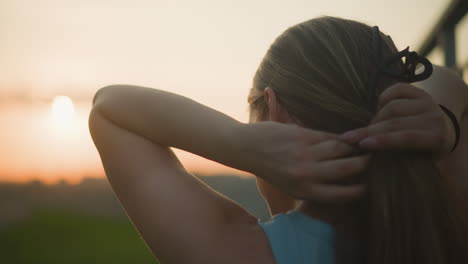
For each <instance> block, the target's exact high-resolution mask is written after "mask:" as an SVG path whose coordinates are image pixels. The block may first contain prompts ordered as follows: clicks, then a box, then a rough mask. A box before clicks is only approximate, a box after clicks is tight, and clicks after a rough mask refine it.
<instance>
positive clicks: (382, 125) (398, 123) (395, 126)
mask: <svg viewBox="0 0 468 264" xmlns="http://www.w3.org/2000/svg"><path fill="white" fill-rule="evenodd" d="M432 120H433V117H432V115H422V116H408V117H402V118H396V119H390V120H385V121H381V122H378V123H375V124H372V125H369V126H366V127H363V128H359V129H356V130H352V131H348V132H346V133H345V134H343V135H341V136H339V137H338V139H340V140H343V141H345V142H346V143H349V144H355V143H357V142H360V141H361V140H364V139H365V138H368V137H374V136H378V135H381V134H386V133H389V132H394V131H399V130H417V129H423V128H424V127H429V126H430V125H431V124H432V123H430V121H432Z"/></svg>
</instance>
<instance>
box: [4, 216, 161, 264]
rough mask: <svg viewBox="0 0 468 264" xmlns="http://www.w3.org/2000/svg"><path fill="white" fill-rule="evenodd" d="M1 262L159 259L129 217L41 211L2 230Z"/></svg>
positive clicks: (151, 262) (51, 263)
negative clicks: (154, 255)
mask: <svg viewBox="0 0 468 264" xmlns="http://www.w3.org/2000/svg"><path fill="white" fill-rule="evenodd" d="M0 263H8V264H32V263H34V264H42V263H44V264H45V263H47V264H55V263H57V264H58V263H60V264H63V263H67V264H75V263H76V264H78V263H79V264H82V263H113V264H119V263H141V264H146V263H147V264H157V263H158V261H157V260H156V259H155V258H154V257H153V255H152V254H151V252H150V251H149V250H148V248H147V247H146V245H145V243H144V242H143V240H142V239H141V237H140V236H139V234H138V233H137V232H136V230H135V229H134V227H133V226H132V224H131V223H130V222H129V221H128V220H126V219H122V218H112V217H98V216H88V215H82V214H78V213H73V212H66V211H58V210H55V211H53V210H40V211H36V212H35V213H33V214H32V215H31V217H28V219H26V220H24V221H22V222H19V223H16V224H14V225H12V226H9V227H7V228H5V229H3V230H0Z"/></svg>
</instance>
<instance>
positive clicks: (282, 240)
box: [259, 211, 336, 264]
mask: <svg viewBox="0 0 468 264" xmlns="http://www.w3.org/2000/svg"><path fill="white" fill-rule="evenodd" d="M259 224H260V226H261V227H262V228H263V230H264V232H265V234H266V236H267V237H268V240H269V242H270V246H271V248H272V250H273V255H274V257H275V260H276V264H334V263H335V259H336V242H335V230H334V228H333V227H332V226H331V225H329V224H327V223H325V222H322V221H319V220H316V219H314V218H312V217H310V216H307V215H305V214H303V213H301V212H299V211H289V212H287V213H285V214H278V215H275V216H274V217H273V218H272V219H270V220H268V221H266V222H260V221H259Z"/></svg>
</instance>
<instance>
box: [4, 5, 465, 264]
mask: <svg viewBox="0 0 468 264" xmlns="http://www.w3.org/2000/svg"><path fill="white" fill-rule="evenodd" d="M467 3H468V2H467V1H465V0H393V1H385V0H356V1H346V0H328V1H318V0H308V1H305V0H289V1H277V0H268V1H267V0H236V1H227V0H198V1H188V0H186V1H176V0H174V1H169V0H131V1H130V0H112V1H111V0H40V1H37V0H1V1H0V33H1V35H0V36H1V37H0V126H1V129H0V262H1V263H15V264H16V263H98V262H99V263H130V262H133V263H157V260H156V258H155V257H154V256H152V255H151V253H150V252H149V250H148V249H147V247H146V245H145V244H144V242H143V240H142V239H141V237H140V236H139V234H138V233H137V232H136V230H135V229H134V228H133V226H132V224H131V222H130V221H129V220H128V218H127V217H126V215H125V213H124V212H123V211H122V209H121V207H120V204H119V202H118V201H117V200H116V198H115V197H114V194H113V193H112V190H111V189H110V187H109V185H108V183H107V180H106V179H105V177H104V172H103V169H102V166H101V164H100V160H99V157H98V154H97V151H96V149H95V148H94V146H93V144H92V141H91V138H90V136H89V133H88V127H87V115H88V113H89V111H90V108H91V100H92V97H93V95H94V93H95V92H96V91H97V90H98V89H99V88H100V87H103V86H105V85H109V84H117V83H118V84H134V85H141V86H148V87H155V88H159V89H165V90H168V91H171V92H175V93H178V94H182V95H184V96H187V97H190V98H192V99H194V100H197V101H199V102H201V103H203V104H206V105H208V106H210V107H212V108H215V109H217V110H219V111H222V112H224V113H226V114H228V115H230V116H232V117H234V118H236V119H238V120H240V121H243V122H246V121H247V120H248V113H247V102H246V97H247V93H248V90H249V88H250V85H251V79H252V77H253V74H254V73H255V70H256V68H257V66H258V64H259V63H260V60H261V58H262V57H263V55H264V54H265V52H266V50H267V48H268V46H269V45H270V44H271V42H272V41H273V40H274V39H275V38H276V36H278V35H279V34H280V33H282V32H283V31H284V30H285V29H286V28H288V27H289V26H291V25H294V24H296V23H299V22H302V21H304V20H307V19H310V18H313V17H316V16H321V15H332V16H339V17H344V18H350V19H355V20H359V21H362V22H365V23H368V24H370V25H378V26H379V27H380V29H381V30H382V31H383V32H385V33H386V34H389V35H391V37H392V39H393V40H394V41H395V43H396V45H397V46H398V48H399V49H403V48H405V47H407V46H410V47H411V49H412V50H416V51H418V52H419V53H420V54H422V55H426V56H428V57H429V58H430V59H431V61H432V62H433V63H435V64H439V65H446V66H448V67H451V68H453V69H455V70H457V71H458V72H459V73H460V74H462V75H463V76H464V78H465V80H467V78H468V18H467V16H466V12H467ZM176 153H177V155H178V156H179V158H180V159H181V160H182V162H183V163H184V165H185V166H186V167H187V168H188V169H189V170H190V171H191V172H193V173H194V175H196V176H197V177H200V178H201V179H202V180H203V181H205V182H206V183H207V184H209V185H210V186H212V187H213V188H215V189H216V190H218V191H220V192H222V193H224V194H225V195H227V196H228V197H230V198H232V199H233V200H235V201H237V202H238V203H239V204H241V205H242V206H244V207H245V208H247V210H249V211H250V212H251V213H252V214H254V215H256V216H257V217H258V218H261V219H265V218H267V217H268V212H267V209H266V207H265V204H264V202H263V201H262V199H261V197H260V195H259V194H258V191H257V189H256V186H255V180H254V178H253V177H252V176H251V175H248V174H247V173H245V172H241V171H237V170H234V169H231V168H227V167H224V166H222V165H220V164H217V163H214V162H211V161H208V160H205V159H203V158H200V157H197V156H194V155H192V154H189V153H186V152H183V151H177V152H176Z"/></svg>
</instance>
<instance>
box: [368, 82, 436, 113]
mask: <svg viewBox="0 0 468 264" xmlns="http://www.w3.org/2000/svg"><path fill="white" fill-rule="evenodd" d="M428 96H429V97H430V95H429V94H428V93H426V92H425V91H424V90H422V89H420V88H418V87H416V86H414V85H411V84H407V83H397V84H394V85H392V86H390V87H388V88H387V89H385V91H383V92H382V94H381V95H380V96H379V101H378V106H377V109H381V108H383V107H384V106H385V105H386V104H387V103H389V102H390V101H392V100H395V99H398V98H406V99H415V98H425V97H428Z"/></svg>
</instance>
